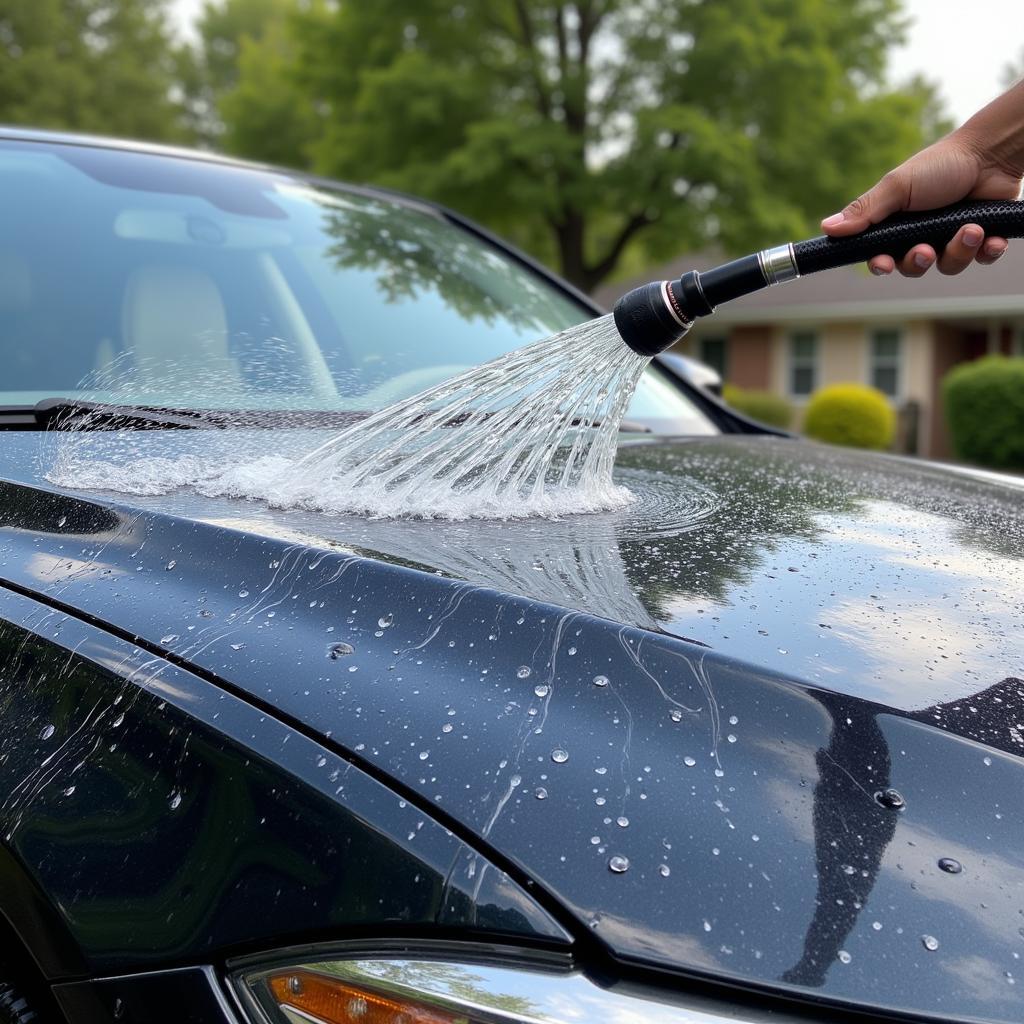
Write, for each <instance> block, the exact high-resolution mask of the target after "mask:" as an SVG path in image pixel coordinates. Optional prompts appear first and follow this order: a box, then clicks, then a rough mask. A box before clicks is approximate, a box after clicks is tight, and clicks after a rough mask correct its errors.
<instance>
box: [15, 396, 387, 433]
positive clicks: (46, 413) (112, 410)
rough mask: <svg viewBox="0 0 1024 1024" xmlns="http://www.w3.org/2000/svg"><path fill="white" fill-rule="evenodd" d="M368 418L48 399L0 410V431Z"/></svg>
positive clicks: (328, 423) (344, 422)
mask: <svg viewBox="0 0 1024 1024" xmlns="http://www.w3.org/2000/svg"><path fill="white" fill-rule="evenodd" d="M369 415H370V414H369V413H368V412H344V411H334V410H326V409H325V410H306V409H298V410H285V409H187V408H173V407H166V406H153V405H121V404H118V403H113V402H89V401H86V400H85V399H78V398H57V397H55V398H44V399H43V400H42V401H41V402H36V404H35V405H6V406H0V429H4V428H6V429H9V430H100V431H104V430H202V429H207V430H209V429H214V430H227V429H230V428H243V427H335V428H337V429H342V428H344V427H347V426H349V425H350V424H352V423H354V422H356V421H357V420H361V419H365V418H366V417H367V416H369Z"/></svg>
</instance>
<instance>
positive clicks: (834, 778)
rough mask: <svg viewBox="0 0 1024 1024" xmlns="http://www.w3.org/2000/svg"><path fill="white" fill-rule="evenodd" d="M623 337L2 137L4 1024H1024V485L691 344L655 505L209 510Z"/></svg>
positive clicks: (636, 435) (203, 189) (422, 223)
mask: <svg viewBox="0 0 1024 1024" xmlns="http://www.w3.org/2000/svg"><path fill="white" fill-rule="evenodd" d="M595 312H597V310H595V309H594V308H593V307H592V306H590V305H589V304H588V302H587V301H586V300H585V299H584V298H583V297H582V296H580V295H579V294H577V293H575V292H574V291H573V290H572V289H571V288H569V287H568V286H566V285H565V284H563V283H561V282H559V281H558V280H556V279H554V278H552V277H551V276H550V275H548V274H547V273H545V272H544V271H542V270H541V269H540V268H538V267H537V266H535V265H533V264H532V263H530V262H529V261H528V260H527V259H526V258H525V257H523V256H521V255H520V254H517V253H516V252H514V251H512V250H510V249H508V248H507V247H505V246H503V245H502V244H501V243H500V242H499V241H497V240H496V239H494V238H492V237H490V236H489V235H487V234H486V233H485V232H483V231H481V230H480V229H479V228H476V227H474V226H473V225H471V224H467V223H465V222H464V221H462V220H460V219H459V218H458V217H456V216H455V215H454V214H452V213H450V212H448V211H445V210H441V209H438V208H436V207H434V206H431V205H429V204H427V203H423V202H421V201H418V200H414V199H409V198H407V197H401V196H394V195H391V194H388V193H385V192H381V191H378V190H372V189H363V188H353V187H349V186H342V185H339V184H336V183H332V182H327V181H322V180H319V179H315V178H310V177H305V176H302V175H298V174H292V173H289V172H282V171H277V170H273V169H269V168H261V167H249V166H244V165H241V164H236V163H232V162H229V161H226V160H223V159H219V158H213V157H209V156H203V155H200V154H192V153H185V152H177V151H168V150H156V149H151V148H146V147H140V146H130V145H124V144H119V143H114V142H109V141H105V140H90V139H82V138H74V137H63V136H61V137H58V136H52V135H45V134H40V133H28V132H18V131H13V130H8V131H5V132H3V133H2V140H0V426H3V427H4V428H6V429H5V431H4V433H3V435H2V437H0V713H2V727H3V733H2V736H3V741H2V748H0V836H2V844H0V912H2V913H0V981H2V985H0V1021H2V1022H5V1024H10V1022H21V1024H27V1022H29V1021H41V1022H44V1024H47V1022H49V1024H53V1022H56V1021H60V1020H64V1019H66V1020H68V1021H71V1022H79V1021H84V1022H92V1021H103V1022H110V1021H119V1022H122V1021H123V1022H132V1021H134V1022H140V1024H141V1022H146V1024H159V1022H163V1021H168V1022H171V1021H173V1022H176V1024H177V1022H187V1021H195V1022H200V1021H201V1022H227V1021H230V1022H235V1024H285V1022H292V1024H294V1022H300V1021H305V1022H314V1024H316V1022H327V1024H337V1022H352V1024H354V1022H362V1024H378V1022H379V1024H398V1022H405V1024H427V1022H429V1024H454V1022H473V1024H483V1022H511V1021H529V1022H535V1024H550V1022H555V1021H558V1022H565V1024H569V1022H583V1021H588V1022H589V1021H600V1022H609V1024H633V1022H639V1021H645V1022H686V1024H721V1022H725V1021H733V1022H761V1021H768V1020H771V1021H778V1022H787V1021H815V1022H825V1021H828V1022H833V1021H847V1020H849V1021H855V1020H869V1019H870V1020H873V1021H877V1020H914V1021H957V1022H964V1021H973V1022H982V1021H984V1022H991V1024H994V1022H1000V1024H1002V1022H1011V1021H1012V1022H1019V1021H1020V1020H1021V1019H1022V1018H1024V1001H1022V998H1021V994H1022V990H1024V965H1022V962H1021V956H1022V954H1024V760H1022V754H1024V587H1022V578H1024V574H1022V566H1024V488H1022V486H1021V482H1020V481H1019V480H1013V479H1010V478H1008V477H998V476H995V475H984V474H980V473H971V472H969V471H965V470H958V469H954V468H950V467H943V466H938V465H933V464H928V463H923V462H912V461H908V460H903V459H898V458H894V457H888V456H882V455H868V454H861V453H856V452H846V451H841V450H839V449H833V448H827V447H824V446H820V445H815V444H811V443H808V442H805V441H801V440H798V439H794V438H790V437H785V436H775V435H772V434H771V433H768V432H765V431H759V429H758V428H757V427H756V426H754V425H753V424H749V423H747V422H746V421H744V420H742V419H741V418H738V417H736V416H734V415H732V414H731V413H729V412H728V410H726V409H725V408H724V407H723V406H722V405H721V403H720V402H718V400H717V399H716V398H715V397H714V396H712V395H708V394H707V393H705V392H703V391H701V390H700V389H696V388H694V387H692V386H691V385H690V384H688V383H687V382H686V381H685V380H683V379H681V378H679V377H678V376H676V375H674V374H673V373H672V372H671V368H670V367H668V366H665V365H661V364H658V363H654V364H652V366H651V368H650V369H649V370H648V371H647V375H646V377H645V380H644V381H643V382H642V384H641V386H640V388H639V390H638V392H637V397H636V399H635V400H634V403H633V406H632V408H631V410H630V412H629V413H628V420H629V422H628V423H627V427H628V428H629V430H628V432H627V433H624V435H623V441H622V444H621V446H620V451H619V457H618V462H617V479H618V481H619V482H620V483H622V484H624V485H626V486H628V487H629V488H630V489H631V490H632V491H633V493H634V495H635V496H636V500H635V501H634V503H633V504H631V505H629V506H627V507H625V508H623V509H621V510H620V511H617V512H608V513H601V514H593V515H580V516H568V517H564V518H562V519H560V520H556V521H550V520H531V519H524V520H519V521H516V520H511V521H508V522H496V521H473V520H470V521H466V522H458V523H439V522H435V521H429V520H418V521H388V520H374V519H370V518H357V517H353V516H346V515H340V514H339V515H331V514H327V513H323V512H312V511H301V510H282V509H275V508H273V507H271V506H270V505H268V504H264V503H259V502H255V501H244V500H239V499H235V498H232V497H230V496H224V495H217V494H204V493H203V488H202V486H188V487H184V486H181V482H182V480H183V479H184V477H183V476H182V475H181V472H180V471H181V469H182V467H183V466H188V467H192V468H193V469H194V468H195V466H196V465H197V464H204V463H203V460H211V459H212V460H218V459H219V460H221V461H222V462H223V461H224V460H238V459H239V458H242V457H243V456H241V455H240V454H239V453H244V457H246V458H247V457H249V456H251V457H253V458H259V457H262V456H267V457H271V456H274V455H276V454H278V453H280V452H295V451H303V450H308V448H309V446H310V445H312V444H317V443H320V442H322V441H323V440H324V439H325V438H327V437H330V436H331V435H332V434H333V433H335V432H336V431H337V430H338V429H339V427H340V426H342V425H344V424H347V423H349V422H351V421H352V420H353V418H354V417H358V416H359V415H362V414H364V413H365V412H367V411H368V410H371V409H375V408H378V407H380V406H382V405H384V404H386V403H388V402H391V401H393V400H395V399H397V398H400V397H404V396H406V395H411V394H413V393H414V392H416V391H418V390H420V389H422V388H423V387H426V386H428V385H429V384H431V383H434V382H435V381H437V380H440V379H443V378H444V377H446V376H449V375H450V374H452V373H453V372H454V371H455V370H456V369H457V368H462V367H465V366H467V365H472V364H475V363H477V362H481V361H483V360H485V359H488V358H490V357H492V356H495V355H497V354H499V353H501V352H504V351H507V350H509V349H512V348H514V347H516V346H518V345H520V344H523V343H525V342H527V341H529V340H532V339H533V338H535V337H541V336H543V335H545V334H548V333H550V332H552V331H556V330H558V329H561V328H563V327H566V326H568V325H569V324H572V323H575V322H580V321H582V320H585V319H587V318H589V317H591V316H593V315H594V314H595ZM67 427H77V429H75V430H67V429H62V428H67ZM191 479H192V483H193V485H194V484H195V482H196V479H198V478H197V477H196V475H195V473H193V475H192V478H191Z"/></svg>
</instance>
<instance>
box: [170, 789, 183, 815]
mask: <svg viewBox="0 0 1024 1024" xmlns="http://www.w3.org/2000/svg"><path fill="white" fill-rule="evenodd" d="M169 806H170V808H171V810H172V811H176V810H177V809H178V808H179V807H180V806H181V794H180V793H172V794H171V799H170V804H169Z"/></svg>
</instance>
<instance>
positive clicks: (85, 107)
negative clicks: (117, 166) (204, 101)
mask: <svg viewBox="0 0 1024 1024" xmlns="http://www.w3.org/2000/svg"><path fill="white" fill-rule="evenodd" d="M175 73H176V62H175V56H174V46H173V43H172V40H171V37H170V33H169V30H168V26H167V18H166V2H165V0H6V2H5V3H4V4H3V5H2V7H0V120H2V121H4V122H6V123H8V124H21V125H31V126H35V127H43V128H64V129H73V130H80V131H93V132H103V133H107V134H112V135H126V136H136V137H141V138H147V139H158V140H171V141H177V140H182V139H183V138H185V136H186V133H185V130H184V129H183V126H182V121H181V108H180V104H179V102H178V100H177V99H176V98H175Z"/></svg>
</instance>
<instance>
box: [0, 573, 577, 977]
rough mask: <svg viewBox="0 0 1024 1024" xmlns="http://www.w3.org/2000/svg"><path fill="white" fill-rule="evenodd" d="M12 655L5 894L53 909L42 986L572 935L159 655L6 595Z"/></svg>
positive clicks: (458, 847) (467, 854)
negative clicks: (446, 942)
mask: <svg viewBox="0 0 1024 1024" xmlns="http://www.w3.org/2000/svg"><path fill="white" fill-rule="evenodd" d="M0 651H2V652H3V665H4V668H3V673H2V676H0V700H2V706H3V709H4V722H5V729H6V730H7V731H8V735H14V734H16V735H18V736H20V742H18V743H17V744H14V743H9V744H5V750H4V754H3V758H2V763H0V787H2V790H3V792H4V794H5V798H4V801H3V804H2V808H0V826H2V831H3V836H4V846H5V853H6V855H7V856H6V858H5V859H6V868H5V870H4V871H3V873H2V875H0V886H2V888H3V891H4V897H5V899H4V905H5V907H7V908H10V907H11V906H12V903H13V901H12V900H11V898H10V897H11V894H12V893H15V892H18V891H24V890H25V889H26V887H27V888H28V889H29V890H30V891H33V892H38V893H41V894H45V899H40V902H42V903H45V904H46V905H47V906H48V907H50V908H51V909H54V910H55V911H56V912H57V913H58V914H59V916H60V920H59V922H51V926H50V927H49V928H48V929H47V930H46V933H45V935H44V936H43V938H44V939H46V940H47V941H45V942H43V943H39V944H34V943H33V941H32V936H31V935H27V936H26V938H27V940H28V941H29V943H30V945H32V946H33V948H32V952H33V954H34V955H35V957H36V959H37V960H38V961H39V962H40V967H41V969H42V970H43V972H44V973H45V974H46V975H47V976H48V977H50V978H55V979H59V978H62V977H68V976H72V977H73V976H75V975H86V974H102V973H104V972H111V971H125V970H131V969H139V968H145V967H152V966H166V965H169V964H173V963H176V962H182V961H184V962H188V961H190V960H195V959H197V958H201V957H204V956H209V955H210V954H211V951H214V950H216V951H218V952H223V951H225V950H230V949H231V948H232V947H234V948H236V949H246V948H248V947H249V946H251V944H253V943H255V944H257V945H268V944H277V943H284V944H288V943H294V942H297V941H306V940H308V939H309V938H310V937H316V936H321V935H325V934H333V932H334V931H336V930H337V929H339V928H343V929H346V930H353V929H354V930H356V931H358V930H361V929H362V930H369V931H370V932H371V933H372V932H373V930H374V929H375V928H378V927H379V926H381V925H382V924H386V927H388V928H389V929H397V930H398V931H399V932H403V931H408V932H410V933H415V932H416V931H417V930H419V931H424V930H427V931H429V932H430V933H431V934H433V933H435V932H436V931H441V932H444V931H445V930H452V932H453V933H455V934H462V933H464V932H465V931H466V930H467V929H469V930H474V929H476V930H479V931H481V932H497V933H505V934H508V935H510V936H516V937H517V941H520V940H524V941H527V942H529V941H541V942H544V943H547V944H551V943H555V944H558V943H565V942H566V941H568V936H567V935H566V933H565V932H564V930H563V929H562V928H561V927H560V926H559V925H557V924H556V923H555V922H554V921H553V920H552V919H551V918H550V916H549V915H548V914H547V913H546V912H545V911H543V910H542V909H540V908H539V907H538V906H536V904H535V903H534V901H533V900H532V899H531V898H530V897H529V896H528V895H527V894H526V893H525V892H523V891H522V890H521V889H520V888H519V887H518V886H516V884H515V883H513V882H512V881H511V879H509V878H508V876H507V875H506V874H505V873H504V872H502V871H500V870H497V869H495V870H491V871H489V872H487V873H486V874H487V877H486V879H484V880H483V884H481V879H479V878H478V879H474V878H473V874H474V873H475V871H476V870H477V869H478V868H480V870H481V872H482V865H485V864H486V862H485V861H482V860H481V858H480V857H479V855H478V853H477V852H476V851H474V850H473V849H471V848H467V847H465V846H464V845H463V844H461V843H460V842H459V840H458V839H457V838H455V837H454V836H453V835H452V834H451V832H450V831H448V830H446V829H444V828H442V827H440V826H439V825H438V824H437V823H436V822H435V821H434V820H433V819H432V818H431V817H430V816H429V814H425V813H424V811H423V809H422V807H417V806H416V805H415V803H414V802H410V801H407V800H405V799H402V798H401V797H400V796H399V795H398V794H396V793H394V792H393V791H391V790H389V789H388V788H387V787H386V786H385V785H382V784H381V782H380V781H378V780H376V779H374V778H372V777H370V776H368V775H367V774H366V773H365V772H363V771H360V770H359V769H358V768H356V767H354V766H353V765H352V764H351V762H349V761H346V760H344V759H342V758H340V757H339V756H338V755H337V753H335V752H332V751H331V750H329V749H325V748H324V747H323V746H321V745H320V744H318V743H317V742H316V741H315V739H311V738H309V737H308V736H305V735H303V734H302V733H301V732H300V731H298V730H296V729H295V728H294V727H293V726H290V725H287V724H285V723H282V722H281V721H279V720H277V719H275V718H274V717H273V716H272V715H268V714H265V713H263V712H261V711H259V710H257V709H256V708H254V707H253V706H252V705H251V704H248V703H246V702H244V701H241V700H239V699H238V698H237V697H234V696H232V695H230V694H227V693H225V692H224V691H223V690H222V689H220V688H218V687H217V686H215V685H212V684H211V683H210V682H208V681H206V680H204V679H202V678H199V677H197V676H196V675H194V674H192V673H190V672H188V671H185V670H184V669H182V668H180V667H178V666H175V665H172V664H169V663H168V662H166V661H164V660H163V659H162V658H160V657H158V656H154V654H153V653H152V652H151V651H149V650H147V649H145V647H140V646H138V645H134V644H131V643H129V642H126V641H125V640H123V639H120V638H118V637H114V636H111V635H109V634H108V633H106V632H104V631H102V630H100V629H98V628H96V627H94V626H92V625H89V624H88V623H85V622H82V621H80V620H79V619H77V618H76V617H74V616H72V615H68V614H65V613H62V612H60V611H57V610H56V609H54V608H53V607H51V606H47V605H45V604H40V603H38V602H36V601H34V600H31V599H29V598H27V597H25V596H23V595H21V594H17V593H12V592H11V591H10V590H6V589H2V588H0ZM255 908H259V909H258V911H256V910H255ZM35 917H36V914H35V911H34V908H31V907H27V908H25V913H24V918H23V920H14V921H12V924H14V926H15V928H16V929H18V930H19V931H22V932H23V933H24V931H25V929H26V927H28V928H29V929H30V926H31V922H32V921H33V920H34V919H35ZM55 937H57V938H63V939H66V941H64V942H63V943H60V944H58V943H57V942H55V941H54V938H55Z"/></svg>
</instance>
